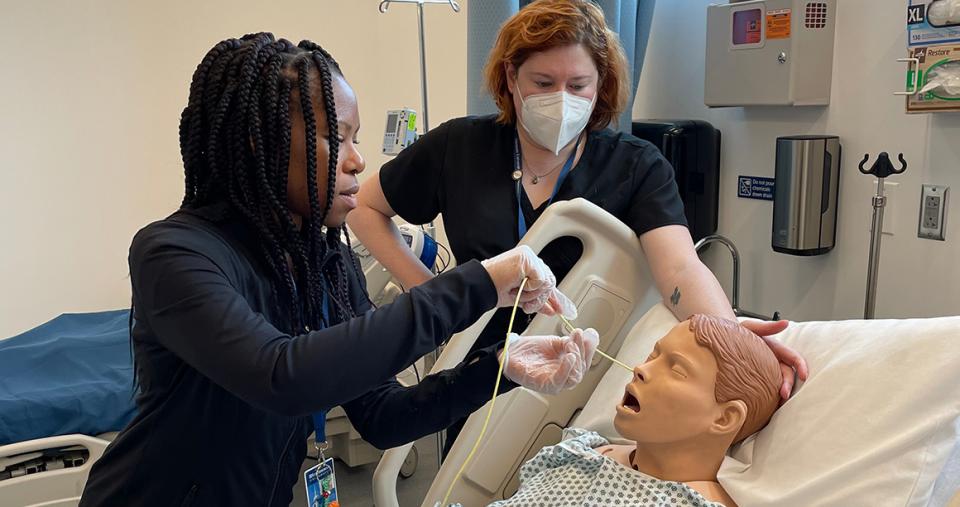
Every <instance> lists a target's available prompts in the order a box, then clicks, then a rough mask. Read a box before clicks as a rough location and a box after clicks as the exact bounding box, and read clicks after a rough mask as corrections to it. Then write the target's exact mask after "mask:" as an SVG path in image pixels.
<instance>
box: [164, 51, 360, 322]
mask: <svg viewBox="0 0 960 507" xmlns="http://www.w3.org/2000/svg"><path fill="white" fill-rule="evenodd" d="M317 75H319V82H316V81H317V80H316V78H315V76H317ZM334 75H338V76H342V75H343V73H342V71H341V70H340V66H339V65H338V64H337V62H336V60H334V59H333V57H332V56H331V55H330V53H328V52H327V51H325V50H324V49H323V48H321V47H320V46H319V45H317V44H315V43H313V42H310V41H303V42H301V43H300V44H299V45H296V46H295V45H293V44H292V43H291V42H289V41H287V40H285V39H279V40H277V39H275V38H274V36H273V35H272V34H270V33H257V34H249V35H245V36H243V37H241V38H240V39H228V40H225V41H223V42H220V43H219V44H217V45H216V46H214V47H213V48H212V49H211V50H210V52H208V53H207V55H206V56H204V58H203V60H202V61H201V62H200V65H199V66H197V70H196V72H195V73H194V74H193V82H192V83H191V85H190V98H189V100H188V102H187V106H186V108H185V109H184V110H183V114H182V116H181V118H180V151H181V155H182V157H183V166H184V172H185V183H186V188H185V192H184V198H183V202H182V204H181V207H182V208H183V209H191V210H199V209H201V208H204V207H205V206H208V205H211V204H217V203H223V202H225V203H227V204H228V205H229V209H230V210H231V211H232V212H235V213H236V214H238V215H239V216H240V217H242V218H243V219H244V220H245V222H246V223H247V224H248V225H249V226H250V227H252V228H253V229H254V230H255V231H256V234H257V237H258V238H259V239H260V249H261V252H260V253H261V254H262V257H263V260H264V263H265V264H266V265H267V266H268V268H269V270H270V272H271V273H272V275H273V277H274V281H273V282H274V283H273V288H274V291H275V294H276V295H277V296H278V297H277V298H276V299H278V300H280V299H281V297H282V299H283V300H285V301H286V302H287V304H286V305H279V303H278V306H279V307H280V308H284V307H285V308H286V309H285V311H286V312H287V314H288V316H289V322H290V329H288V331H289V332H291V333H299V332H303V331H305V330H309V329H317V328H320V327H322V326H324V325H328V324H330V323H329V322H324V321H323V320H324V318H323V312H322V310H321V308H322V304H323V303H322V302H323V300H324V293H326V294H327V296H328V298H329V301H330V303H331V304H330V308H329V310H330V315H331V317H333V316H335V317H336V318H337V320H346V319H348V318H350V317H353V316H355V315H356V314H357V313H358V311H357V309H356V308H354V307H353V305H352V303H351V301H352V299H351V298H350V297H349V294H348V280H347V271H346V264H345V262H347V261H346V260H345V259H344V256H343V255H338V256H337V257H336V259H334V260H332V261H330V262H324V260H325V259H326V257H327V256H328V253H336V252H338V249H340V248H342V247H341V238H345V239H346V241H347V245H348V247H349V235H346V234H344V233H343V231H342V230H341V228H339V227H338V228H324V227H323V221H324V219H325V218H326V216H327V214H328V213H329V212H330V209H331V207H332V205H333V200H334V197H335V194H334V187H335V185H336V177H337V174H336V173H337V158H338V155H339V150H340V142H339V138H338V136H337V131H338V127H337V113H336V106H335V104H334V97H333V77H334ZM317 85H319V86H317ZM317 91H319V93H320V98H321V99H322V102H321V103H322V104H323V107H324V112H325V113H326V122H327V129H328V135H327V140H328V145H329V157H328V161H329V163H328V166H327V168H326V170H327V188H326V201H324V202H321V199H320V196H319V189H318V188H317V173H318V171H319V170H321V168H318V167H317V162H316V160H317V159H316V150H317V146H316V134H317V120H316V115H315V113H314V110H313V109H314V108H313V98H314V96H315V94H316V93H317ZM295 92H296V93H298V94H299V104H298V105H299V108H300V110H301V111H302V114H303V124H304V135H305V139H306V150H307V153H306V162H307V168H306V171H307V174H306V176H307V178H306V179H307V186H308V189H307V191H308V193H309V205H310V216H309V217H303V222H302V224H301V226H300V227H298V226H297V225H296V223H295V221H294V218H293V215H292V214H291V212H290V210H289V209H288V207H287V168H288V165H289V161H290V146H291V125H292V121H291V118H290V115H291V106H292V104H291V98H292V97H293V96H294V95H293V94H294V93H295ZM321 204H322V206H321ZM348 252H349V250H348ZM347 256H348V257H349V258H350V261H351V262H353V263H354V267H355V268H359V265H358V264H357V261H356V259H355V258H354V257H353V256H352V255H350V254H349V253H348V254H347ZM288 258H289V259H290V260H291V261H292V262H290V263H289V264H288ZM290 265H292V268H293V269H292V271H291V269H290V267H289V266H290ZM281 293H282V295H281Z"/></svg>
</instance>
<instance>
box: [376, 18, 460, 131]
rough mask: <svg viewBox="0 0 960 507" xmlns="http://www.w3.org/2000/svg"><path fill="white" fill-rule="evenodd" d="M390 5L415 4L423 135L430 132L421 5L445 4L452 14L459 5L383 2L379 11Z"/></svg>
mask: <svg viewBox="0 0 960 507" xmlns="http://www.w3.org/2000/svg"><path fill="white" fill-rule="evenodd" d="M392 3H397V4H417V28H419V31H420V101H421V102H422V103H423V133H424V134H426V133H427V132H428V131H429V130H430V111H429V107H428V104H427V55H426V48H425V47H424V43H423V39H424V37H423V4H446V5H449V6H450V8H452V9H453V12H460V4H459V3H457V2H456V1H455V0H383V1H382V2H380V7H378V8H379V10H380V12H381V13H383V14H386V12H387V7H389V6H390V4H392Z"/></svg>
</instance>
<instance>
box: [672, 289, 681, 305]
mask: <svg viewBox="0 0 960 507" xmlns="http://www.w3.org/2000/svg"><path fill="white" fill-rule="evenodd" d="M670 302H671V303H673V306H677V305H678V304H680V287H674V288H673V295H672V296H670Z"/></svg>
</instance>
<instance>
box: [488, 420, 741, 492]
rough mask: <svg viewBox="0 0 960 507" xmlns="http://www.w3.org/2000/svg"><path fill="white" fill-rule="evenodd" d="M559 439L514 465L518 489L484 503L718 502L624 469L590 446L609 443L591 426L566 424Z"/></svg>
mask: <svg viewBox="0 0 960 507" xmlns="http://www.w3.org/2000/svg"><path fill="white" fill-rule="evenodd" d="M563 438H564V440H563V441H562V442H560V443H559V444H557V445H553V446H549V447H544V448H543V449H541V450H540V452H539V453H537V455H536V456H534V457H533V459H531V460H530V461H528V462H526V463H524V465H523V467H522V468H521V469H520V489H519V490H518V491H517V493H516V494H515V495H513V496H512V497H510V498H509V499H507V500H502V501H499V502H494V503H492V504H490V506H489V507H512V506H525V507H540V506H544V507H546V506H550V507H558V506H564V507H568V506H569V507H572V506H598V507H599V506H603V507H607V506H614V507H616V506H618V505H622V506H624V507H626V506H639V507H652V506H656V507H666V506H671V507H672V506H681V507H723V505H722V504H719V503H716V502H711V501H709V500H707V499H706V498H704V497H703V496H702V495H700V493H698V492H696V491H695V490H693V489H692V488H690V487H689V486H687V485H685V484H682V483H679V482H670V481H662V480H660V479H657V478H654V477H651V476H649V475H646V474H643V473H641V472H638V471H636V470H633V469H631V468H627V467H625V466H623V465H621V464H620V463H618V462H616V461H614V460H613V459H612V458H609V457H607V456H604V455H602V454H600V453H599V452H597V451H595V450H594V448H596V447H600V446H603V445H607V444H609V442H608V441H607V440H606V439H604V438H603V437H601V436H600V435H598V434H597V433H596V432H593V431H590V432H588V431H585V430H581V429H576V428H570V429H567V430H565V431H564V434H563Z"/></svg>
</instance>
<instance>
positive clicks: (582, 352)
mask: <svg viewBox="0 0 960 507" xmlns="http://www.w3.org/2000/svg"><path fill="white" fill-rule="evenodd" d="M599 343H600V336H599V335H598V334H597V332H596V331H595V330H593V329H585V330H581V329H575V330H574V331H573V333H572V334H571V335H570V336H518V335H516V334H511V335H510V347H509V350H508V351H507V353H506V361H507V363H506V364H505V365H503V374H504V375H505V376H506V377H507V378H508V379H510V380H512V381H514V382H516V383H517V384H520V385H521V386H523V387H526V388H527V389H532V390H534V391H537V392H541V393H544V394H557V393H559V392H560V391H563V390H564V389H573V388H574V387H576V386H577V384H579V383H580V381H581V380H583V376H584V375H586V374H587V370H588V369H590V363H591V362H592V361H593V353H594V352H596V350H597V345H598V344H599ZM502 360H503V357H502V356H501V361H502Z"/></svg>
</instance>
